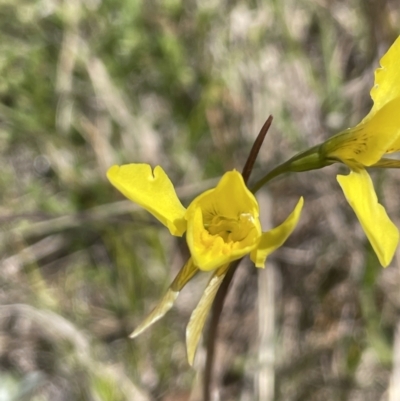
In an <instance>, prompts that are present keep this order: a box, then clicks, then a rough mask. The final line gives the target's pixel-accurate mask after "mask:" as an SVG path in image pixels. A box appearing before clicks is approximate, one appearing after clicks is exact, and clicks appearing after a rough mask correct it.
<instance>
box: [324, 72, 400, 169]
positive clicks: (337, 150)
mask: <svg viewBox="0 0 400 401" xmlns="http://www.w3.org/2000/svg"><path fill="white" fill-rule="evenodd" d="M399 68H400V67H399ZM399 85H400V82H399ZM399 138H400V98H396V99H393V100H392V101H391V102H389V103H387V104H385V105H384V106H383V107H382V108H381V109H379V110H377V111H376V112H375V113H374V114H373V115H371V117H369V118H368V119H364V120H363V121H362V122H361V123H360V124H358V125H357V126H356V127H354V128H350V129H348V130H346V131H343V132H341V133H339V134H337V135H335V136H333V137H332V138H330V139H328V140H327V141H326V142H325V143H324V144H322V145H321V149H322V152H323V153H324V154H325V155H326V156H327V157H328V158H330V159H338V160H340V161H342V162H343V163H347V164H349V163H352V162H353V163H354V162H357V163H359V164H361V165H363V166H371V165H372V164H374V163H377V162H378V161H379V160H380V159H381V158H382V156H383V155H384V154H385V153H388V152H390V151H395V150H394V148H395V147H400V139H399ZM390 149H392V150H390Z"/></svg>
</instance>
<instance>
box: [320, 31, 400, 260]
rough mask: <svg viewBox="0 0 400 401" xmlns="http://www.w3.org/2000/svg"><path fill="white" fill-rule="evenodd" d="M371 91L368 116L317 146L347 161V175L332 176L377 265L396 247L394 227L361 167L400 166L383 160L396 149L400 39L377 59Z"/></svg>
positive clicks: (398, 139) (399, 137)
mask: <svg viewBox="0 0 400 401" xmlns="http://www.w3.org/2000/svg"><path fill="white" fill-rule="evenodd" d="M380 65H381V67H380V68H378V69H377V70H376V71H375V84H374V86H373V88H372V90H371V97H372V100H373V102H374V104H373V106H372V109H371V111H370V112H369V113H368V115H367V116H366V117H365V118H364V119H363V120H362V121H361V122H360V123H359V124H358V125H356V126H355V127H353V128H349V129H347V130H345V131H342V132H340V133H339V134H337V135H335V136H333V137H332V138H330V139H328V140H327V141H326V142H324V143H323V144H321V147H320V152H321V154H322V155H323V157H324V159H326V160H329V161H331V162H342V163H344V164H346V165H347V166H348V167H349V168H350V170H351V172H350V174H349V175H338V176H337V180H338V182H339V184H340V186H341V188H342V190H343V192H344V195H345V197H346V199H347V201H348V202H349V204H350V206H351V207H352V208H353V210H354V212H355V214H356V215H357V218H358V219H359V221H360V223H361V226H362V228H363V230H364V232H365V234H366V235H367V237H368V239H369V241H370V243H371V245H372V247H373V249H374V251H375V253H376V254H377V256H378V258H379V261H380V263H381V264H382V266H387V265H388V264H389V263H390V262H391V260H392V258H393V255H394V253H395V251H396V248H397V245H398V242H399V231H398V229H397V227H396V226H395V225H394V224H393V222H392V221H391V220H390V218H389V217H388V215H387V213H386V210H385V209H384V207H383V206H382V205H381V204H379V202H378V199H377V196H376V193H375V190H374V186H373V183H372V180H371V178H370V176H369V174H368V173H367V171H366V170H365V168H366V167H397V168H398V167H400V161H398V160H390V159H385V158H383V156H385V155H386V154H388V153H393V152H398V151H400V37H398V38H397V39H396V41H395V42H394V43H393V45H392V46H391V47H390V48H389V50H388V51H387V53H386V54H385V55H384V56H383V57H382V59H381V61H380Z"/></svg>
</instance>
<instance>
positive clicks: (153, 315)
mask: <svg viewBox="0 0 400 401" xmlns="http://www.w3.org/2000/svg"><path fill="white" fill-rule="evenodd" d="M197 271H198V268H197V267H196V266H195V265H194V264H193V261H192V259H191V258H190V259H189V260H188V261H187V262H186V263H185V265H184V266H183V267H182V269H181V270H180V271H179V273H178V274H177V276H176V277H175V279H174V281H173V282H172V284H171V285H170V287H169V288H168V291H167V293H166V294H165V295H164V296H163V298H162V299H161V300H160V301H159V302H158V304H157V305H156V307H155V308H154V309H153V310H152V311H151V312H150V314H149V315H148V316H147V317H146V319H144V320H143V322H142V323H140V325H139V326H138V327H136V329H135V330H134V331H133V333H132V334H131V335H130V336H129V337H130V338H135V337H137V336H138V335H139V334H140V333H142V332H143V331H144V330H146V329H147V328H149V327H150V326H151V325H152V324H153V323H155V322H156V321H157V320H159V319H161V318H162V317H163V316H164V315H165V314H166V313H167V312H168V311H169V310H170V309H171V308H172V305H173V304H174V302H175V300H176V298H177V297H178V295H179V292H180V290H181V289H182V288H183V287H184V286H185V285H186V283H187V282H188V281H189V280H190V279H191V278H192V277H193V276H194V275H195V274H196V272H197Z"/></svg>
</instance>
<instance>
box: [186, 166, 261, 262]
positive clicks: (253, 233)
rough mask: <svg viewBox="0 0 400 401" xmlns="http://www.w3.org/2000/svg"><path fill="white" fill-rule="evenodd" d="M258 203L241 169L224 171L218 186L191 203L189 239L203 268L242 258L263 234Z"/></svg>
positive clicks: (190, 246)
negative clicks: (248, 187)
mask: <svg viewBox="0 0 400 401" xmlns="http://www.w3.org/2000/svg"><path fill="white" fill-rule="evenodd" d="M258 216H259V209H258V203H257V200H256V199H255V197H254V195H253V194H252V193H251V192H250V191H249V190H248V189H247V187H246V185H245V183H244V181H243V177H242V176H241V174H239V173H238V172H237V171H230V172H227V173H225V174H224V175H223V177H222V178H221V181H220V182H219V183H218V185H217V187H216V188H214V189H211V190H209V191H206V192H205V193H203V194H202V195H200V196H198V197H197V198H196V199H195V200H194V201H193V202H192V203H191V204H190V205H189V207H188V210H187V213H186V219H187V221H188V228H187V234H186V238H187V243H188V245H189V249H190V253H191V255H192V258H193V261H194V263H195V264H196V266H198V267H199V269H201V270H213V269H216V268H217V267H219V266H221V265H223V264H226V263H229V262H231V261H233V260H236V259H240V258H241V257H242V256H244V255H246V254H247V253H249V252H250V251H251V250H252V249H254V247H255V246H256V245H257V244H258V241H259V237H260V235H261V227H260V221H259V218H258Z"/></svg>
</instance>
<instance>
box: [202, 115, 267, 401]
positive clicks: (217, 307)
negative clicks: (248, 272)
mask: <svg viewBox="0 0 400 401" xmlns="http://www.w3.org/2000/svg"><path fill="white" fill-rule="evenodd" d="M271 124H272V116H269V117H268V119H267V121H265V123H264V125H263V126H262V128H261V130H260V133H259V134H258V136H257V138H256V140H255V141H254V144H253V147H252V148H251V151H250V154H249V156H248V158H247V161H246V164H245V165H244V167H243V171H242V176H243V179H244V182H245V183H247V181H248V180H249V178H250V174H251V172H252V170H253V167H254V163H255V161H256V159H257V156H258V153H259V151H260V149H261V146H262V144H263V142H264V139H265V136H266V135H267V133H268V130H269V127H270V126H271ZM241 260H242V259H239V260H236V261H235V262H233V263H232V264H231V267H230V268H229V270H228V273H227V274H226V276H225V279H224V281H223V282H222V284H221V287H220V288H219V290H218V292H217V295H216V296H215V300H214V303H213V307H212V313H211V320H210V326H209V329H208V338H207V352H206V363H205V366H204V378H203V401H210V397H211V391H210V390H211V376H212V370H213V364H214V354H215V344H216V339H217V332H218V323H219V320H220V317H221V313H222V308H223V306H224V302H225V298H226V295H227V294H228V289H229V286H230V284H231V282H232V279H233V276H234V274H235V272H236V269H237V268H238V266H239V264H240V262H241Z"/></svg>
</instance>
